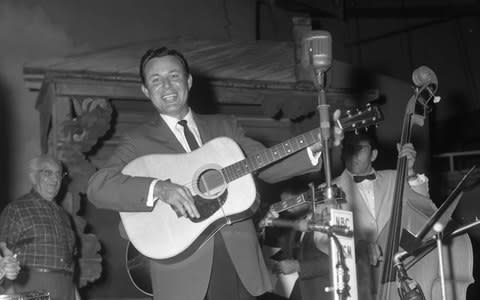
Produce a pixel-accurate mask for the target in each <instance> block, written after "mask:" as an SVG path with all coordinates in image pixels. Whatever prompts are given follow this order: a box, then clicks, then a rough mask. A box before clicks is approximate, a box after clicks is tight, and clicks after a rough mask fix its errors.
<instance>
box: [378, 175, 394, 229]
mask: <svg viewBox="0 0 480 300" xmlns="http://www.w3.org/2000/svg"><path fill="white" fill-rule="evenodd" d="M376 174H377V179H376V180H375V182H374V192H375V212H376V219H377V226H378V232H382V229H383V227H385V225H386V224H387V222H388V221H389V220H390V212H391V210H392V204H393V201H392V199H387V198H388V197H391V195H392V193H390V189H391V182H390V180H389V178H387V177H386V176H385V174H382V172H376Z"/></svg>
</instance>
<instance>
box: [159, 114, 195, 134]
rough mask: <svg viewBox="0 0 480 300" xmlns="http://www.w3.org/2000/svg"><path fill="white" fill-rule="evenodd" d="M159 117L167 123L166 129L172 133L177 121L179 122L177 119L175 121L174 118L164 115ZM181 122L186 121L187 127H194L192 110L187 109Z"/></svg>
mask: <svg viewBox="0 0 480 300" xmlns="http://www.w3.org/2000/svg"><path fill="white" fill-rule="evenodd" d="M160 117H161V118H162V119H163V120H164V121H165V123H167V125H168V127H169V128H170V130H172V131H174V130H175V127H176V126H177V123H178V121H180V120H179V119H177V118H175V117H172V116H169V115H165V114H160ZM183 120H186V121H187V123H188V126H193V127H196V123H195V120H194V119H193V113H192V110H191V109H190V108H189V109H188V113H187V114H186V115H185V117H184V118H183Z"/></svg>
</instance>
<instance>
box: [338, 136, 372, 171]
mask: <svg viewBox="0 0 480 300" xmlns="http://www.w3.org/2000/svg"><path fill="white" fill-rule="evenodd" d="M349 151H350V153H352V154H351V155H347V157H345V158H344V160H345V167H346V168H347V170H348V171H350V173H352V174H355V175H365V174H368V173H370V172H371V171H372V162H374V161H375V159H376V158H377V154H378V151H377V150H376V149H373V150H372V147H371V146H370V143H369V142H368V141H360V142H359V143H358V144H356V145H355V146H353V149H350V150H349Z"/></svg>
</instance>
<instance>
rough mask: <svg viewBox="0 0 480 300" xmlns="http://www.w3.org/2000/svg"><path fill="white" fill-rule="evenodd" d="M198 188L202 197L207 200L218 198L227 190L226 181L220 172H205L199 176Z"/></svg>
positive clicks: (211, 170)
mask: <svg viewBox="0 0 480 300" xmlns="http://www.w3.org/2000/svg"><path fill="white" fill-rule="evenodd" d="M197 188H198V191H199V192H200V194H201V195H203V196H204V197H206V198H211V197H217V196H218V195H220V194H221V193H222V192H223V191H224V189H225V179H224V178H223V174H222V172H221V171H219V170H215V169H209V170H205V171H204V172H202V173H201V174H200V176H198V179H197Z"/></svg>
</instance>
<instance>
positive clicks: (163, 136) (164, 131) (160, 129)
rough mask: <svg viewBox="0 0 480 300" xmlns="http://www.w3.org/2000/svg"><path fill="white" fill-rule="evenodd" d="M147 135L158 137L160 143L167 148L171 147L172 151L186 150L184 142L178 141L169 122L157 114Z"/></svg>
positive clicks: (149, 125)
mask: <svg viewBox="0 0 480 300" xmlns="http://www.w3.org/2000/svg"><path fill="white" fill-rule="evenodd" d="M148 130H149V132H148V133H147V136H150V137H152V138H154V139H156V140H157V141H158V142H159V143H160V144H162V145H163V146H164V147H166V148H170V149H171V150H172V153H184V152H186V151H185V149H184V148H183V146H182V144H180V142H179V141H178V139H177V137H176V136H175V134H173V132H172V131H171V130H170V128H169V127H168V125H167V123H165V121H164V120H163V119H162V117H160V115H158V114H157V115H156V116H155V118H154V119H153V120H152V121H151V122H150V123H149V124H148Z"/></svg>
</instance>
